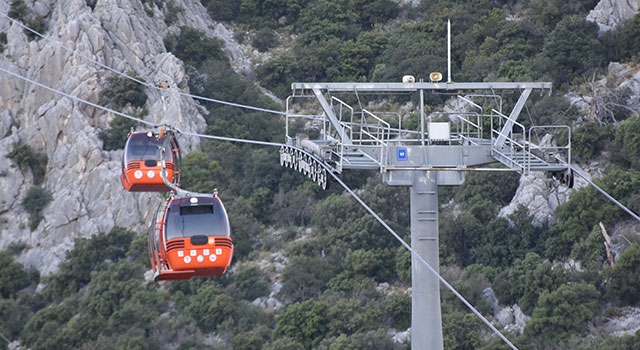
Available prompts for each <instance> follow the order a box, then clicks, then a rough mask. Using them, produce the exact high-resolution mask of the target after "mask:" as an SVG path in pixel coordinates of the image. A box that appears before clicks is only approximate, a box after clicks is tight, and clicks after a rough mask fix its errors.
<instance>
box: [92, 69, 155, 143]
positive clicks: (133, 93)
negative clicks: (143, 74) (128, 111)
mask: <svg viewBox="0 0 640 350" xmlns="http://www.w3.org/2000/svg"><path fill="white" fill-rule="evenodd" d="M127 75H128V76H130V77H133V78H135V79H136V80H139V81H140V80H142V78H140V77H139V76H138V75H137V74H136V73H135V72H127ZM107 83H108V84H107V86H106V87H105V88H103V89H102V90H101V91H100V99H99V103H100V104H101V105H106V106H110V107H111V108H115V109H122V108H124V107H126V106H127V105H130V106H132V107H138V108H142V107H144V105H145V104H146V103H147V94H146V93H145V92H144V86H143V85H142V84H139V83H138V82H136V81H133V80H131V79H129V78H127V77H124V76H120V75H112V76H110V77H109V78H107ZM127 131H128V130H127Z"/></svg>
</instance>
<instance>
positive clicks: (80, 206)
mask: <svg viewBox="0 0 640 350" xmlns="http://www.w3.org/2000/svg"><path fill="white" fill-rule="evenodd" d="M93 3H94V5H93V6H90V5H88V1H85V0H59V1H56V0H36V1H28V2H27V7H28V11H27V12H28V13H29V15H30V16H33V17H34V18H37V19H39V20H40V21H42V23H44V26H43V28H44V29H43V34H44V35H45V38H38V37H36V36H34V35H33V34H32V33H28V32H25V29H24V28H23V27H22V26H21V25H19V23H16V22H14V21H12V20H10V19H9V18H8V17H7V16H6V14H7V13H9V10H10V7H11V1H7V0H0V13H1V14H2V16H0V32H4V33H6V36H7V43H6V44H5V45H4V50H3V52H2V53H1V54H0V67H1V68H3V69H6V70H8V71H11V72H14V73H16V74H18V75H21V76H23V77H26V78H27V79H31V80H33V81H37V82H39V83H41V84H44V85H46V86H49V87H51V88H53V89H56V90H59V91H61V92H63V93H65V94H68V95H71V96H76V97H77V98H79V99H83V100H87V101H89V102H92V103H98V97H99V93H100V91H101V89H103V88H104V87H105V86H106V84H107V78H108V77H109V76H111V75H113V74H114V73H113V72H110V71H108V70H106V69H104V68H103V67H101V66H100V65H99V64H101V65H104V66H107V67H111V68H112V69H114V70H116V71H118V72H129V71H134V72H136V74H138V75H139V76H141V77H142V78H143V79H144V81H146V82H149V83H150V84H152V83H153V82H157V81H168V82H169V84H170V85H171V86H174V87H176V88H177V89H183V90H184V89H186V87H187V81H186V79H187V78H186V74H185V71H184V66H183V65H182V63H181V62H180V61H179V60H178V59H176V58H175V57H174V56H173V55H172V54H170V53H167V52H166V50H165V48H164V45H163V41H162V40H163V38H164V37H165V36H166V35H167V34H168V33H172V32H175V31H176V30H177V29H178V27H180V26H182V25H188V26H190V27H194V28H196V29H198V30H200V31H202V32H204V33H206V34H207V35H208V36H211V37H218V38H221V39H223V40H224V41H225V49H226V51H227V53H228V54H229V56H230V58H231V60H232V62H233V64H234V68H235V69H236V70H237V71H239V72H242V73H243V74H244V75H247V76H251V74H252V73H251V72H252V69H253V65H254V64H255V62H256V60H257V61H260V60H262V59H264V56H262V57H261V56H260V55H261V54H259V53H257V51H255V50H252V49H251V48H250V47H248V46H242V45H239V44H238V43H236V42H235V41H234V40H233V32H232V31H231V30H230V29H229V28H226V27H225V26H223V25H222V24H220V23H215V22H213V21H211V20H210V18H209V17H208V15H207V11H206V9H204V8H203V7H202V5H201V3H200V2H199V1H197V0H176V1H173V2H172V4H171V5H170V6H169V5H167V3H160V2H148V1H144V2H141V1H128V0H103V1H95V2H93ZM639 3H640V2H639V1H614V0H603V1H601V3H600V4H598V6H597V7H596V8H595V9H594V10H593V11H592V12H591V14H590V15H589V18H591V19H593V20H594V21H597V22H598V23H599V24H600V25H601V26H602V28H605V29H606V28H609V27H611V26H614V25H616V24H617V23H619V22H620V21H621V20H623V19H626V18H629V17H630V16H632V15H633V14H634V13H635V12H637V9H638V7H639V6H638V4H639ZM159 4H160V5H161V6H162V7H159ZM634 11H635V12H634ZM0 77H1V78H0V158H2V159H4V160H5V161H3V162H0V176H1V177H0V249H5V248H7V247H9V246H10V245H13V244H21V245H25V246H26V249H24V250H23V253H22V254H21V256H20V257H19V259H20V261H21V262H22V263H24V264H26V265H28V266H33V267H35V268H37V269H38V270H40V271H41V273H42V274H45V275H46V274H48V273H51V272H52V271H55V269H56V266H57V265H58V264H59V263H60V261H61V260H62V259H63V258H64V255H65V251H66V250H68V249H70V248H71V247H72V245H73V240H74V238H76V237H85V236H88V235H91V234H94V233H97V232H101V231H108V230H110V229H111V228H112V227H114V226H123V227H127V228H130V229H133V230H136V231H139V232H141V231H144V230H145V229H146V227H147V225H148V223H149V221H150V220H151V216H152V214H153V211H154V210H155V207H156V205H157V203H158V201H159V196H158V195H156V194H146V193H138V194H131V193H126V192H125V191H124V190H123V189H122V186H121V185H120V183H119V179H118V174H119V171H120V162H121V157H122V151H104V150H103V145H102V140H101V138H100V137H99V134H100V132H101V131H104V130H106V129H107V128H108V123H109V121H110V120H111V119H112V118H114V115H113V114H112V113H108V112H106V111H104V110H100V109H97V108H94V107H91V106H88V105H86V104H84V103H82V102H80V101H78V100H75V99H72V98H69V97H65V96H63V95H60V94H56V93H54V92H52V91H49V90H47V89H44V88H41V87H37V86H35V85H34V84H31V83H29V82H27V81H25V80H22V79H18V78H15V77H12V76H9V75H7V74H6V73H0ZM633 79H635V80H634V81H635V83H633V84H632V85H633V86H635V88H636V90H635V92H634V94H635V95H636V96H637V95H638V94H640V83H638V82H639V81H640V77H639V76H638V74H637V73H636V74H635V75H633ZM146 92H147V95H148V98H149V100H148V107H149V108H148V109H149V113H148V116H147V117H146V120H147V121H150V122H153V123H158V124H162V123H168V124H171V125H174V126H176V127H179V128H180V129H181V130H183V131H188V132H201V131H202V130H203V128H204V126H205V125H204V119H203V116H202V113H203V110H202V109H200V108H199V107H198V105H197V103H196V102H194V101H193V100H192V99H189V98H186V97H182V96H179V95H178V94H177V93H176V91H173V92H170V93H169V96H168V99H167V105H166V112H163V110H164V107H165V106H163V102H162V99H161V92H160V91H158V90H156V89H153V88H151V87H149V88H147V89H146ZM125 112H126V111H125ZM25 144H26V145H29V146H30V147H31V148H32V149H33V150H35V151H36V152H41V153H43V154H46V156H47V158H48V162H47V165H46V177H45V179H44V183H43V187H44V189H45V190H46V191H49V192H50V193H51V194H52V196H53V199H52V202H51V203H50V204H49V205H47V206H46V207H45V208H44V210H43V212H42V214H43V217H44V219H43V220H42V221H41V222H40V224H39V225H38V226H37V228H35V229H34V230H33V231H32V230H31V229H30V227H29V224H28V222H29V214H28V213H27V212H26V210H25V209H24V207H23V205H21V203H22V201H23V199H24V198H25V194H26V193H27V191H28V190H29V189H30V188H31V187H32V186H33V184H34V179H33V174H32V173H31V172H30V171H28V170H27V171H23V169H21V168H20V167H19V166H18V165H17V164H16V162H14V161H12V160H10V159H9V158H7V156H8V154H9V153H10V152H11V151H12V150H14V149H15V148H16V147H18V146H20V145H25ZM182 145H183V147H184V148H185V150H186V151H189V150H192V149H196V148H197V147H198V145H199V143H198V140H197V139H188V140H184V141H182ZM541 183H543V184H542V185H541ZM567 197H568V191H567V190H566V189H559V190H558V191H556V192H553V191H552V192H549V191H548V189H547V188H546V185H544V181H541V180H540V179H537V178H523V179H522V181H521V188H520V190H519V191H518V194H517V195H516V197H515V198H514V202H513V204H512V205H511V206H509V207H507V208H505V210H504V211H503V213H504V214H505V215H506V214H508V213H509V212H510V211H512V210H513V209H515V207H516V205H517V204H518V203H526V204H527V205H528V206H529V207H530V208H532V209H533V211H535V212H536V213H537V214H536V215H537V216H536V218H537V219H539V220H540V221H544V220H547V219H549V218H550V217H551V216H552V212H553V209H554V208H555V207H556V206H557V205H558V204H559V203H561V202H562V201H564V200H566V198H567Z"/></svg>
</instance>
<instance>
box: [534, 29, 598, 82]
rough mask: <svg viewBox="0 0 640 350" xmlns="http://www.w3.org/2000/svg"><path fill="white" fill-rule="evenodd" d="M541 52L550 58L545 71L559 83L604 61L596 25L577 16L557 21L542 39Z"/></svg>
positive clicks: (567, 80) (590, 69) (594, 67)
mask: <svg viewBox="0 0 640 350" xmlns="http://www.w3.org/2000/svg"><path fill="white" fill-rule="evenodd" d="M542 54H543V55H544V56H545V57H548V58H549V59H550V60H551V64H552V65H551V66H550V67H549V68H548V72H549V74H550V75H551V76H552V77H553V79H554V81H555V83H556V84H557V85H560V86H561V85H562V84H564V83H566V82H570V81H571V80H572V79H573V78H575V77H577V76H579V75H581V74H583V73H585V72H587V71H592V70H593V69H596V68H598V67H601V66H602V65H603V64H604V63H605V54H604V50H603V47H602V44H601V43H600V41H598V25H597V24H596V23H594V22H589V21H587V20H586V19H585V18H584V17H579V16H568V17H565V18H563V19H562V20H560V22H559V23H558V25H557V26H556V27H555V28H554V30H553V31H552V32H551V33H550V34H549V36H548V37H547V39H546V40H545V43H544V47H543V50H542Z"/></svg>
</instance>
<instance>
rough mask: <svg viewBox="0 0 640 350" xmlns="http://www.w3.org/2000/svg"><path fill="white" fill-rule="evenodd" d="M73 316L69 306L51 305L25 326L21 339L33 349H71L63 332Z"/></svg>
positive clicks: (40, 311)
mask: <svg viewBox="0 0 640 350" xmlns="http://www.w3.org/2000/svg"><path fill="white" fill-rule="evenodd" d="M72 316H73V308H71V307H70V306H69V305H64V304H61V305H51V306H49V307H47V308H44V309H42V310H39V311H38V312H37V313H36V314H35V315H34V316H33V317H32V318H31V319H30V320H29V321H28V322H27V324H26V325H25V327H24V329H23V330H22V333H21V336H20V339H21V340H22V341H24V343H25V344H27V346H29V347H30V348H31V349H69V348H70V347H73V345H72V344H70V343H69V342H68V340H67V339H65V336H66V334H63V333H62V332H61V329H63V328H64V325H65V324H66V323H67V322H68V321H69V320H70V319H71V317H72Z"/></svg>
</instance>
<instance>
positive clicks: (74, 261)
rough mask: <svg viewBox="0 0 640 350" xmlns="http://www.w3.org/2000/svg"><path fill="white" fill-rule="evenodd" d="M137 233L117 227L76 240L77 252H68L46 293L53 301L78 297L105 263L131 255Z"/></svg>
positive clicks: (75, 248)
mask: <svg viewBox="0 0 640 350" xmlns="http://www.w3.org/2000/svg"><path fill="white" fill-rule="evenodd" d="M133 237H134V233H133V232H132V231H129V230H126V229H124V228H122V227H114V228H112V229H111V231H109V233H104V232H100V233H98V234H97V235H94V236H93V237H91V238H76V240H75V246H74V249H73V250H71V251H69V252H67V256H66V260H65V261H64V262H63V263H62V264H60V272H59V273H58V274H55V275H53V276H51V279H50V280H49V281H48V282H49V283H48V284H47V286H46V287H45V289H44V291H43V294H44V295H45V296H46V297H47V298H48V299H49V300H59V299H61V298H63V297H66V296H70V295H72V294H74V293H75V292H76V291H77V290H78V289H80V288H82V287H84V286H85V285H86V284H88V283H89V281H91V278H92V275H91V272H92V271H94V270H95V269H96V268H97V267H98V266H99V265H101V264H103V263H105V262H110V263H113V262H117V261H120V260H122V259H124V258H126V256H127V252H128V250H129V246H130V244H131V241H132V240H133Z"/></svg>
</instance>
